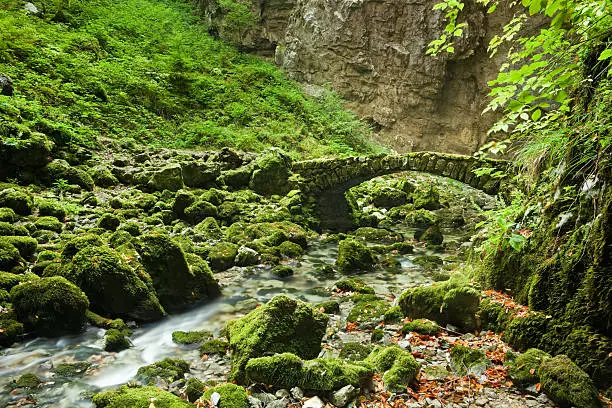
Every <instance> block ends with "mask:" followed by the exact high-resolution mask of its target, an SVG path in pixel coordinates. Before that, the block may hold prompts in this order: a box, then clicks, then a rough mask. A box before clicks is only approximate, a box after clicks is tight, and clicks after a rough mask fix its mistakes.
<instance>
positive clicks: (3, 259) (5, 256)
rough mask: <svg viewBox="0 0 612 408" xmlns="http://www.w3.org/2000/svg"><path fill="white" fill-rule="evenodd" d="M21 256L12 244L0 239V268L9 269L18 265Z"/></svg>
mask: <svg viewBox="0 0 612 408" xmlns="http://www.w3.org/2000/svg"><path fill="white" fill-rule="evenodd" d="M20 262H21V256H20V255H19V250H17V248H15V247H14V246H13V245H11V244H9V243H7V242H5V241H3V240H0V270H5V271H10V270H11V269H13V267H15V266H17V265H19V263H20Z"/></svg>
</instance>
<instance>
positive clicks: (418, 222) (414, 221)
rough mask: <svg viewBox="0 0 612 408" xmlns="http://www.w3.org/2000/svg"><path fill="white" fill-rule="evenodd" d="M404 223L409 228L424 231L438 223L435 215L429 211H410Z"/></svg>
mask: <svg viewBox="0 0 612 408" xmlns="http://www.w3.org/2000/svg"><path fill="white" fill-rule="evenodd" d="M405 221H406V224H408V225H409V226H411V227H414V228H417V229H419V230H423V231H424V230H426V229H427V228H429V227H430V226H432V225H434V224H436V223H437V222H438V217H437V216H436V214H435V213H433V212H431V211H429V210H425V209H420V210H415V211H412V212H410V213H409V214H408V215H406V219H405Z"/></svg>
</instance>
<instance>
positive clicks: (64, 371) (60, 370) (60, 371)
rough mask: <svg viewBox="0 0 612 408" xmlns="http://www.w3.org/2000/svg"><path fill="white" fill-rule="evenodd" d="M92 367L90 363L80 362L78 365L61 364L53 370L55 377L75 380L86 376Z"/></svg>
mask: <svg viewBox="0 0 612 408" xmlns="http://www.w3.org/2000/svg"><path fill="white" fill-rule="evenodd" d="M89 367H91V363H90V362H88V361H79V362H76V363H61V364H58V365H56V366H55V368H53V372H54V373H55V375H57V376H59V377H63V378H74V377H81V376H83V375H85V372H86V371H87V370H88V369H89Z"/></svg>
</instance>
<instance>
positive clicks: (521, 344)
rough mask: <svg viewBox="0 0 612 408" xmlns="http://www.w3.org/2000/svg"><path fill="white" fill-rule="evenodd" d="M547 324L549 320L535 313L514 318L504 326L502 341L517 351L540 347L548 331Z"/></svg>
mask: <svg viewBox="0 0 612 408" xmlns="http://www.w3.org/2000/svg"><path fill="white" fill-rule="evenodd" d="M548 322H549V318H547V317H546V316H545V315H544V314H542V313H537V312H531V313H529V314H528V315H527V316H524V317H520V318H514V319H512V320H510V321H509V323H508V324H507V325H506V330H505V331H504V334H503V340H504V341H506V342H508V343H509V344H511V345H513V346H514V347H516V348H518V349H519V350H527V349H529V348H538V347H541V344H542V338H543V336H544V335H545V334H546V332H547V331H548Z"/></svg>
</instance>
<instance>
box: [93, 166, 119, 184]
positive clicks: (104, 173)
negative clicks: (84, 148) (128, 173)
mask: <svg viewBox="0 0 612 408" xmlns="http://www.w3.org/2000/svg"><path fill="white" fill-rule="evenodd" d="M88 173H89V175H90V176H91V178H92V179H93V182H94V184H95V185H96V186H99V187H112V186H116V185H117V184H119V180H117V177H115V175H114V174H113V173H112V172H111V171H110V169H109V168H108V167H106V166H104V165H99V166H94V167H91V168H89V169H88Z"/></svg>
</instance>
